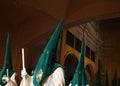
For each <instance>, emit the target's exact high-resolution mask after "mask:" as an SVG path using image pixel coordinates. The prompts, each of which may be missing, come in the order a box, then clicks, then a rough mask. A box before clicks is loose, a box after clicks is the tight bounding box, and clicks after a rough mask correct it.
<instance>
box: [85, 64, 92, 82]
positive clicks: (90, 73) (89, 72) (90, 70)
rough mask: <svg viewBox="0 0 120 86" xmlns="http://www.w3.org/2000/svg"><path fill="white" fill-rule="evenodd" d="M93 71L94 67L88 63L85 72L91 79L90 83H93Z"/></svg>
mask: <svg viewBox="0 0 120 86" xmlns="http://www.w3.org/2000/svg"><path fill="white" fill-rule="evenodd" d="M92 73H93V71H92V68H91V65H89V64H88V65H87V66H86V68H85V74H86V77H87V79H88V80H89V81H90V84H92V83H93V78H94V77H93V74H92Z"/></svg>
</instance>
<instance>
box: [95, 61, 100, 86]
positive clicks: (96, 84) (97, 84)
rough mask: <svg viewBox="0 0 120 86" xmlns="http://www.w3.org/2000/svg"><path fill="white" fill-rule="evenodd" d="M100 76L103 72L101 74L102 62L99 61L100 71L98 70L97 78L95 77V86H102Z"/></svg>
mask: <svg viewBox="0 0 120 86" xmlns="http://www.w3.org/2000/svg"><path fill="white" fill-rule="evenodd" d="M100 75H101V72H100V60H98V70H97V73H96V77H95V80H94V83H93V86H101V79H100Z"/></svg>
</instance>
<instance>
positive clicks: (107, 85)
mask: <svg viewBox="0 0 120 86" xmlns="http://www.w3.org/2000/svg"><path fill="white" fill-rule="evenodd" d="M105 86H109V83H108V72H106V79H105Z"/></svg>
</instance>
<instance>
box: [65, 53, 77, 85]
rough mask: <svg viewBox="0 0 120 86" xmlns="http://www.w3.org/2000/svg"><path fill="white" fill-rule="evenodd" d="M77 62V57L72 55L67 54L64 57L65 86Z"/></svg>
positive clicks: (71, 76) (70, 78)
mask: <svg viewBox="0 0 120 86" xmlns="http://www.w3.org/2000/svg"><path fill="white" fill-rule="evenodd" d="M77 64H78V59H77V58H76V57H75V56H74V55H72V54H69V55H68V56H67V57H66V60H65V63H64V70H65V80H66V86H68V84H69V83H70V81H71V80H72V78H73V75H74V73H75V70H76V67H77Z"/></svg>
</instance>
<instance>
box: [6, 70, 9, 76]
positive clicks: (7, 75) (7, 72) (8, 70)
mask: <svg viewBox="0 0 120 86" xmlns="http://www.w3.org/2000/svg"><path fill="white" fill-rule="evenodd" d="M6 71H7V77H9V70H8V69H6Z"/></svg>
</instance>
